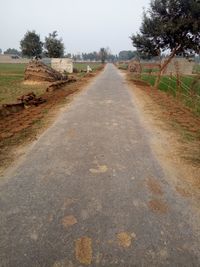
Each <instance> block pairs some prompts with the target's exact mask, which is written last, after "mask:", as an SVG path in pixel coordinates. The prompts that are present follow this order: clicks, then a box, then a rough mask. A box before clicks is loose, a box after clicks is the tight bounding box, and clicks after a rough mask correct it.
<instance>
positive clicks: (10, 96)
mask: <svg viewBox="0 0 200 267" xmlns="http://www.w3.org/2000/svg"><path fill="white" fill-rule="evenodd" d="M25 67H26V65H25V64H12V63H0V104H6V103H11V102H15V101H16V100H17V98H18V97H19V96H21V95H24V94H27V93H29V92H32V91H34V92H35V93H36V94H37V95H40V94H42V93H43V92H44V91H45V86H44V85H39V84H34V85H27V84H23V79H24V70H25Z"/></svg>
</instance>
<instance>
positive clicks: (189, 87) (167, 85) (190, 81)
mask: <svg viewBox="0 0 200 267" xmlns="http://www.w3.org/2000/svg"><path fill="white" fill-rule="evenodd" d="M141 79H142V80H143V81H146V82H147V83H148V84H150V85H151V86H154V85H155V81H156V75H148V74H145V73H143V74H142V75H141ZM195 81H196V82H195ZM158 88H159V89H160V90H161V91H165V92H168V93H170V94H172V95H173V96H174V97H175V96H177V95H179V96H181V98H182V100H183V102H184V103H185V104H186V105H187V106H189V107H190V108H192V109H194V111H195V112H196V113H198V114H199V115H200V80H197V79H196V78H195V76H181V77H180V83H179V85H177V80H176V77H169V76H162V77H161V80H160V83H159V86H158Z"/></svg>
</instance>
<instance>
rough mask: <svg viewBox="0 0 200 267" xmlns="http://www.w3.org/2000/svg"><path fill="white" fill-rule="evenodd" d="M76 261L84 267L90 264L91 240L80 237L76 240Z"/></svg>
mask: <svg viewBox="0 0 200 267" xmlns="http://www.w3.org/2000/svg"><path fill="white" fill-rule="evenodd" d="M76 259H77V260H78V261H79V262H80V263H82V264H85V265H89V264H91V262H92V240H91V238H89V237H86V236H84V237H81V238H79V239H78V240H76Z"/></svg>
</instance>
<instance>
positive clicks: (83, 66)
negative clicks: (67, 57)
mask: <svg viewBox="0 0 200 267" xmlns="http://www.w3.org/2000/svg"><path fill="white" fill-rule="evenodd" d="M87 66H90V68H91V69H92V70H93V71H96V70H99V69H101V67H102V64H101V63H100V62H75V63H74V68H76V69H77V70H78V71H81V70H82V71H87Z"/></svg>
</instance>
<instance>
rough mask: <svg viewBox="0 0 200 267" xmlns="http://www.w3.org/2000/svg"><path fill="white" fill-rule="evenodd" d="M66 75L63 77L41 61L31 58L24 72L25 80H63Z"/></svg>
mask: <svg viewBox="0 0 200 267" xmlns="http://www.w3.org/2000/svg"><path fill="white" fill-rule="evenodd" d="M66 78H67V77H64V76H63V75H62V74H60V73H59V72H58V71H56V70H54V69H52V68H51V67H49V66H47V65H45V64H44V63H42V62H41V61H38V60H32V61H31V62H30V63H29V64H28V65H27V67H26V70H25V73H24V80H25V81H27V80H28V81H37V82H42V81H47V82H55V81H59V80H65V79H66Z"/></svg>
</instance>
